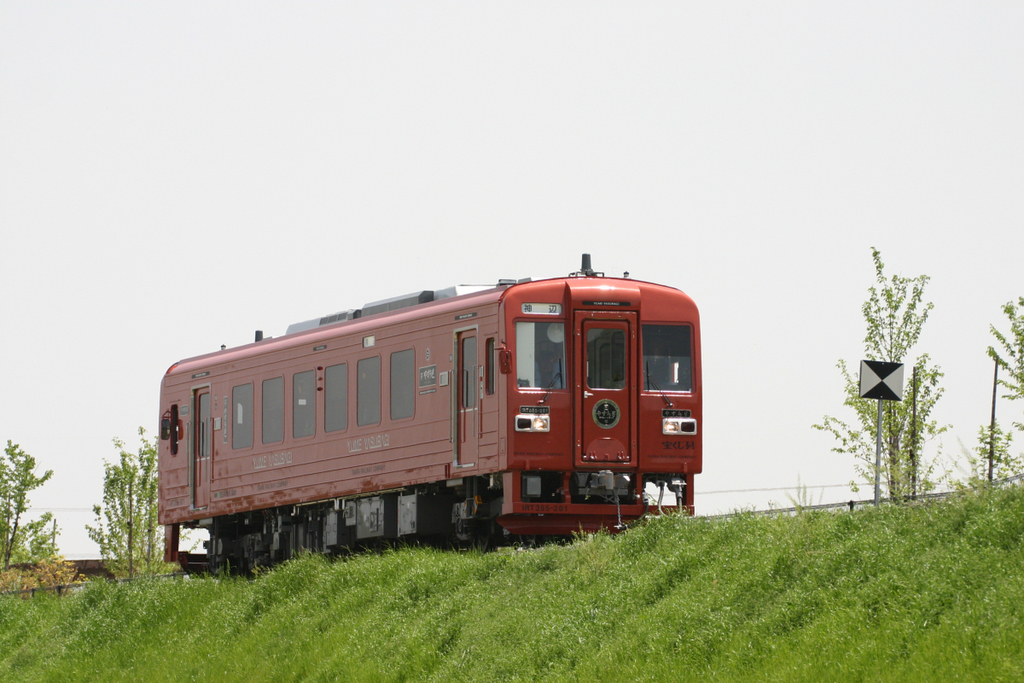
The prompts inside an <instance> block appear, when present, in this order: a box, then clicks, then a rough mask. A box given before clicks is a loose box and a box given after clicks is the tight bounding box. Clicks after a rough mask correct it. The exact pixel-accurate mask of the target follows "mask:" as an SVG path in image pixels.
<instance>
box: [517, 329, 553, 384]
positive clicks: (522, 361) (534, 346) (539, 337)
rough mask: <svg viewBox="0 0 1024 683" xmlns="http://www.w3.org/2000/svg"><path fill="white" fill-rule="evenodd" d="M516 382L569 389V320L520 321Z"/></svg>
mask: <svg viewBox="0 0 1024 683" xmlns="http://www.w3.org/2000/svg"><path fill="white" fill-rule="evenodd" d="M516 383H517V384H518V385H519V386H521V387H540V388H541V389H564V388H565V323H560V322H554V323H548V322H543V323H534V322H529V323H527V322H520V323H516Z"/></svg>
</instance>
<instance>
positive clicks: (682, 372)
mask: <svg viewBox="0 0 1024 683" xmlns="http://www.w3.org/2000/svg"><path fill="white" fill-rule="evenodd" d="M642 334H643V338H642V339H641V345H642V346H643V355H644V366H643V373H644V389H645V390H647V391H652V390H653V391H693V359H692V352H691V344H690V328H689V326H687V325H643V332H642Z"/></svg>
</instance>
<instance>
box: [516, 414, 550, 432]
mask: <svg viewBox="0 0 1024 683" xmlns="http://www.w3.org/2000/svg"><path fill="white" fill-rule="evenodd" d="M516 431H517V432H550V431H551V416H550V415H516Z"/></svg>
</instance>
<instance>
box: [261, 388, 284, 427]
mask: <svg viewBox="0 0 1024 683" xmlns="http://www.w3.org/2000/svg"><path fill="white" fill-rule="evenodd" d="M279 441H284V377H275V378H274V379H266V380H263V443H278V442H279Z"/></svg>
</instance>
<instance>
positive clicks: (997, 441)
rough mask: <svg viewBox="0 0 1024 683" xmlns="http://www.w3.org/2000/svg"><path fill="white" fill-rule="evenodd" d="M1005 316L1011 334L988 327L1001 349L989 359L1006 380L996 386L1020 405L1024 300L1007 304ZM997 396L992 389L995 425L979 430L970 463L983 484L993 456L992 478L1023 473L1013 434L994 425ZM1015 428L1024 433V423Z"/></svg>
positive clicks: (991, 350)
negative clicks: (1013, 448) (1016, 453)
mask: <svg viewBox="0 0 1024 683" xmlns="http://www.w3.org/2000/svg"><path fill="white" fill-rule="evenodd" d="M1003 313H1005V314H1006V317H1007V318H1009V320H1010V333H1009V334H1008V335H1004V334H1003V333H1002V332H1000V331H999V330H997V329H996V326H995V325H991V326H989V329H990V330H991V332H992V336H994V337H995V338H996V340H997V341H998V342H999V346H1000V347H1001V348H1000V349H999V350H997V349H996V348H995V347H993V346H990V347H988V355H989V358H992V359H993V360H995V362H996V365H997V368H998V369H1001V370H1002V371H1003V377H1002V378H1000V379H998V384H997V386H1002V387H1003V388H1004V389H1006V391H1007V393H1005V394H1003V398H1006V399H1009V400H1011V401H1017V400H1020V399H1024V297H1020V298H1018V300H1017V303H1016V304H1015V303H1014V302H1012V301H1010V302H1007V303H1006V304H1005V305H1004V306H1003ZM997 375H998V372H997ZM996 392H997V389H996V388H993V389H992V419H993V425H992V426H989V427H981V428H980V430H979V432H978V446H977V447H976V448H975V449H974V450H975V454H976V455H977V458H975V457H972V458H971V459H970V462H971V465H972V470H974V476H976V477H978V478H979V479H981V480H985V479H987V478H988V460H989V457H990V456H991V458H992V476H993V478H996V479H1001V478H1003V477H1010V476H1013V475H1015V474H1020V473H1021V472H1022V471H1024V455H1022V454H1018V455H1012V454H1011V452H1010V444H1011V443H1012V441H1013V432H1012V431H1004V430H1002V429H1000V427H999V424H998V422H995V400H996ZM1013 426H1014V427H1015V428H1017V429H1018V430H1021V431H1024V421H1021V422H1014V423H1013ZM982 470H984V472H982Z"/></svg>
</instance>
